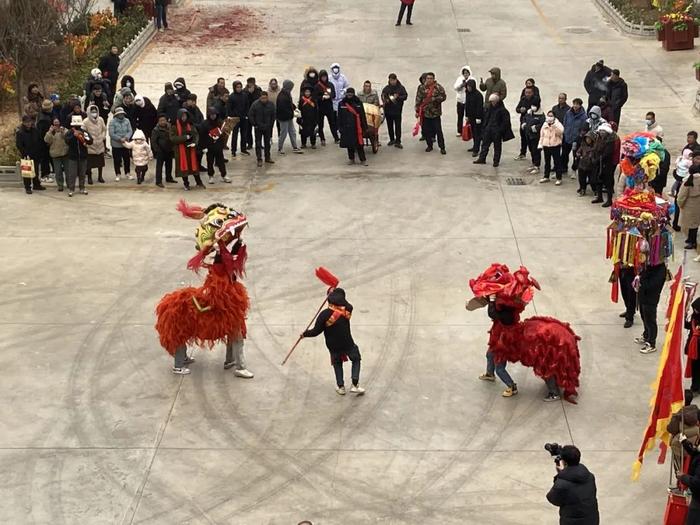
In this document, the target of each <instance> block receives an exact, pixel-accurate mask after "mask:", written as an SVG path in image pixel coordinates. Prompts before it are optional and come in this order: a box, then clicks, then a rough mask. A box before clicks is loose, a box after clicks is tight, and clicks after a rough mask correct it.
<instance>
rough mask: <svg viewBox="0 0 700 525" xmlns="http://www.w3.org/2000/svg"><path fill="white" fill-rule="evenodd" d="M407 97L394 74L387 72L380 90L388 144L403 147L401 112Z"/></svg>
mask: <svg viewBox="0 0 700 525" xmlns="http://www.w3.org/2000/svg"><path fill="white" fill-rule="evenodd" d="M407 98H408V93H407V92H406V88H404V87H403V85H402V84H401V82H399V79H398V77H397V76H396V74H395V73H391V74H389V81H388V83H387V85H386V86H384V89H383V90H382V103H383V105H384V115H385V117H386V127H387V130H388V131H389V143H388V146H394V147H396V148H399V149H402V148H403V146H402V145H401V113H402V112H403V103H404V102H406V99H407Z"/></svg>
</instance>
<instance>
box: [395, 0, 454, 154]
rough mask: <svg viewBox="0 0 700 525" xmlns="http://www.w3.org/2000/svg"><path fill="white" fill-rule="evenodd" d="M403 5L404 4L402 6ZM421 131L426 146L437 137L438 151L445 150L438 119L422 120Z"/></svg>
mask: <svg viewBox="0 0 700 525" xmlns="http://www.w3.org/2000/svg"><path fill="white" fill-rule="evenodd" d="M402 5H404V4H402ZM422 127H423V131H424V133H425V142H426V143H427V144H428V146H432V145H433V143H434V142H435V137H436V136H437V143H438V146H439V147H440V149H441V150H442V149H445V137H444V136H443V134H442V120H441V119H440V117H433V118H428V117H424V118H423V126H422Z"/></svg>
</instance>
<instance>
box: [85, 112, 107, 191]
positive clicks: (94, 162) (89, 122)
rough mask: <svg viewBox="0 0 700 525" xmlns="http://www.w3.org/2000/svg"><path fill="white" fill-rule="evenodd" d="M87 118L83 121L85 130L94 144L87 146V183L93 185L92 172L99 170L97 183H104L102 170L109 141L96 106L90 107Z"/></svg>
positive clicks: (105, 126)
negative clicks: (106, 145)
mask: <svg viewBox="0 0 700 525" xmlns="http://www.w3.org/2000/svg"><path fill="white" fill-rule="evenodd" d="M87 115H88V116H87V117H86V118H85V119H83V129H84V130H85V131H87V132H88V133H89V134H90V136H91V137H92V143H91V144H88V145H87V153H88V155H87V182H88V184H92V170H93V169H96V170H97V182H100V183H104V181H105V180H104V178H103V177H102V169H103V168H104V167H105V144H106V140H107V125H106V124H105V122H104V120H102V119H101V118H100V112H99V109H98V107H97V106H96V105H94V104H91V105H89V106H88V112H87Z"/></svg>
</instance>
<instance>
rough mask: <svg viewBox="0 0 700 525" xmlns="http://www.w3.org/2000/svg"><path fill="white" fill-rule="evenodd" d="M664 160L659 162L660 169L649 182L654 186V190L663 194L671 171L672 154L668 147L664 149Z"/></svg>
mask: <svg viewBox="0 0 700 525" xmlns="http://www.w3.org/2000/svg"><path fill="white" fill-rule="evenodd" d="M664 153H665V154H666V155H665V156H664V160H662V161H661V163H660V164H659V171H658V172H657V173H656V177H654V180H652V181H651V182H650V183H649V186H651V187H652V188H654V191H655V192H656V193H658V194H661V193H662V192H663V190H664V188H665V187H666V183H667V182H668V172H669V171H671V154H670V153H669V152H668V150H667V149H664Z"/></svg>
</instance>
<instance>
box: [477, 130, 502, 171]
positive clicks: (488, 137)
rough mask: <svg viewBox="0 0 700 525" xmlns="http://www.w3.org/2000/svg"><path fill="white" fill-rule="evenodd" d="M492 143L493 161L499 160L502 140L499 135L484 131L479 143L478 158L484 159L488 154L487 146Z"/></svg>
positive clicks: (497, 161)
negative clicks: (481, 140)
mask: <svg viewBox="0 0 700 525" xmlns="http://www.w3.org/2000/svg"><path fill="white" fill-rule="evenodd" d="M491 144H493V161H494V162H496V163H499V162H501V150H502V149H503V140H502V139H501V137H495V136H493V135H492V134H491V133H489V132H486V133H484V139H483V142H482V143H481V152H480V153H479V159H480V160H486V157H487V156H488V154H489V148H490V147H491Z"/></svg>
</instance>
